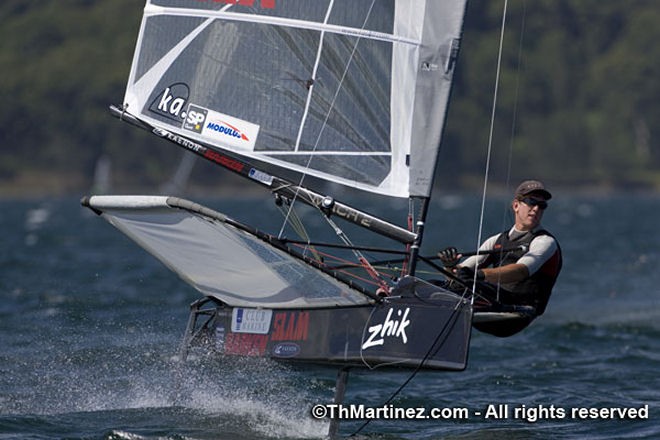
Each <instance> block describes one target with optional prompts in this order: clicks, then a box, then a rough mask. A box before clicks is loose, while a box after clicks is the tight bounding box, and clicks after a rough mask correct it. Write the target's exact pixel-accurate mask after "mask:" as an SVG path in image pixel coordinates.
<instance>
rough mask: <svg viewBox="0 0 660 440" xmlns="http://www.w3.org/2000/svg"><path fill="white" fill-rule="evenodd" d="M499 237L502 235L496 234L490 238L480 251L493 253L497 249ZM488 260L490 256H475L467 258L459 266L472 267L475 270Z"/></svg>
mask: <svg viewBox="0 0 660 440" xmlns="http://www.w3.org/2000/svg"><path fill="white" fill-rule="evenodd" d="M499 236H500V234H495V235H493V236H492V237H489V238H488V239H487V240H486V241H484V242H483V244H482V245H481V246H480V247H479V251H492V250H493V249H495V243H496V242H497V238H498V237H499ZM486 258H488V255H478V256H477V255H473V256H471V257H468V258H466V259H465V261H463V262H462V263H460V264H459V266H463V267H470V268H472V269H475V268H477V267H478V266H479V264H481V263H483V262H484V261H485V260H486Z"/></svg>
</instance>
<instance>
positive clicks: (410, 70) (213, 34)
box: [125, 0, 466, 197]
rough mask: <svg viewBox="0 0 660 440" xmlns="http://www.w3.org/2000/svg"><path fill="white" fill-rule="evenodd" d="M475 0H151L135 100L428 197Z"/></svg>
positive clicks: (380, 189) (166, 116) (136, 110)
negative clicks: (468, 6)
mask: <svg viewBox="0 0 660 440" xmlns="http://www.w3.org/2000/svg"><path fill="white" fill-rule="evenodd" d="M465 1H466V0H359V1H356V0H315V1H310V0H225V1H200V0H196V1H190V0H188V1H186V0H149V1H147V4H146V7H145V12H144V18H143V21H142V25H141V30H140V36H139V39H138V45H137V49H136V53H135V57H134V61H133V66H132V69H131V75H130V78H129V83H128V87H127V91H126V96H125V108H126V111H128V112H129V113H131V114H133V115H135V116H137V117H138V118H140V119H142V120H144V121H145V122H148V123H149V124H151V125H154V126H156V127H160V128H164V129H166V130H168V131H170V132H173V133H176V134H178V135H180V136H185V137H188V138H191V139H193V140H195V141H197V142H202V143H204V144H206V145H209V146H211V147H213V148H218V149H221V150H227V151H230V152H233V153H235V154H239V155H242V156H245V157H249V158H254V159H258V160H261V161H264V162H267V163H271V164H275V165H278V166H281V167H284V168H287V169H292V170H296V171H299V172H304V173H307V174H310V175H314V176H317V177H320V178H323V179H326V180H329V181H332V182H338V183H341V184H344V185H348V186H351V187H355V188H360V189H363V190H367V191H372V192H376V193H381V194H387V195H391V196H397V197H408V196H428V195H429V192H430V187H431V184H432V180H433V171H434V168H435V162H436V157H437V150H438V148H439V144H440V139H441V135H442V128H443V126H444V119H445V114H446V107H447V101H448V97H449V91H450V86H451V79H452V74H453V64H454V60H455V55H456V53H457V49H458V41H459V39H460V35H461V28H462V22H463V14H464V9H465Z"/></svg>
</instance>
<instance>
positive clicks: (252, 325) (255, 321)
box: [231, 308, 273, 335]
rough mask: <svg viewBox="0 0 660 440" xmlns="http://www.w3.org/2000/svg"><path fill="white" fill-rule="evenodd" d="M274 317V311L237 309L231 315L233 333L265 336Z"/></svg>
mask: <svg viewBox="0 0 660 440" xmlns="http://www.w3.org/2000/svg"><path fill="white" fill-rule="evenodd" d="M272 317H273V311H272V310H264V309H242V308H235V309H234V310H233V311H232V314H231V331H232V332H234V333H254V334H261V335H265V334H267V333H268V330H269V329H270V322H271V319H272Z"/></svg>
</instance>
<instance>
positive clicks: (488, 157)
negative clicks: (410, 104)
mask: <svg viewBox="0 0 660 440" xmlns="http://www.w3.org/2000/svg"><path fill="white" fill-rule="evenodd" d="M508 3H509V2H508V0H504V8H503V11H502V25H501V29H500V43H499V49H498V53H497V69H496V73H495V87H494V90H493V104H492V109H491V115H490V129H489V132H488V152H487V154H486V169H485V173H484V185H483V193H482V195H481V212H480V214H479V231H478V233H477V254H476V256H475V257H476V258H477V261H479V256H480V254H479V248H480V247H481V241H482V236H483V226H484V215H485V211H486V193H487V191H488V176H489V174H490V160H491V156H492V151H493V132H494V130H495V112H496V110H497V96H498V91H499V86H500V71H501V68H502V47H503V46H504V29H505V27H506V11H507V6H508ZM476 286H477V271H476V270H475V271H474V278H473V280H472V293H476ZM473 298H474V296H473Z"/></svg>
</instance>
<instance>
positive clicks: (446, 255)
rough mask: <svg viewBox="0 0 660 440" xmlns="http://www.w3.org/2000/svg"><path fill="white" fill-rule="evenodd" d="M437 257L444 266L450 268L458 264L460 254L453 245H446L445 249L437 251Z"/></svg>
mask: <svg viewBox="0 0 660 440" xmlns="http://www.w3.org/2000/svg"><path fill="white" fill-rule="evenodd" d="M438 257H439V258H440V261H442V264H443V265H444V266H445V267H449V268H452V267H454V266H456V264H458V261H459V260H460V259H461V254H459V253H458V250H457V249H456V248H455V247H448V248H447V249H443V250H441V251H440V252H438Z"/></svg>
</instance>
